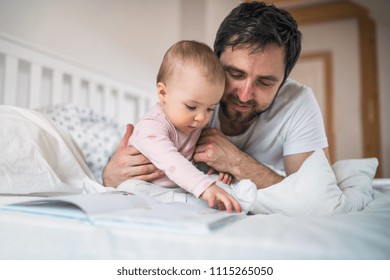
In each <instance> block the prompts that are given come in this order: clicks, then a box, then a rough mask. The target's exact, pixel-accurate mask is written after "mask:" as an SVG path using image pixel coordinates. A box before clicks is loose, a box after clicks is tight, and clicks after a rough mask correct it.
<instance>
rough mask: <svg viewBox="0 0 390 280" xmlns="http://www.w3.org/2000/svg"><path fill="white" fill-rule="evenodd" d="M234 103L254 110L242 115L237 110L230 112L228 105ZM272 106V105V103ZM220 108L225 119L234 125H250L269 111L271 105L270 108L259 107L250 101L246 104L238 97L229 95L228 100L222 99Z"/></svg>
mask: <svg viewBox="0 0 390 280" xmlns="http://www.w3.org/2000/svg"><path fill="white" fill-rule="evenodd" d="M229 102H233V103H236V104H241V105H245V106H250V107H252V110H251V111H250V112H249V113H245V114H244V113H242V112H238V111H235V110H230V111H229V110H228V103H229ZM271 104H272V103H271ZM220 106H221V110H222V113H223V114H224V115H225V117H226V118H227V119H228V120H229V121H230V122H234V123H239V124H243V125H245V124H248V123H251V122H252V121H254V120H255V119H257V118H258V117H259V116H260V115H261V114H262V113H264V112H265V111H267V110H268V109H269V107H271V105H268V106H263V108H262V106H258V104H257V103H256V102H255V101H254V100H250V101H248V102H246V103H242V102H241V101H240V100H239V98H238V97H237V95H234V94H229V95H228V96H227V97H226V98H222V99H221V101H220Z"/></svg>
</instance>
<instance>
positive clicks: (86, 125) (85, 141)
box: [39, 104, 124, 183]
mask: <svg viewBox="0 0 390 280" xmlns="http://www.w3.org/2000/svg"><path fill="white" fill-rule="evenodd" d="M39 111H40V112H43V113H46V114H48V115H49V116H50V117H51V118H52V119H53V120H54V121H55V122H56V123H57V124H59V125H60V126H61V127H62V128H63V129H65V130H67V131H68V132H69V133H70V135H71V136H72V138H73V139H74V140H75V141H76V143H77V145H78V146H79V147H80V149H81V151H82V153H83V156H84V158H85V161H86V162H87V164H88V167H89V169H90V170H91V171H92V173H93V175H94V176H95V178H96V180H97V181H98V182H100V183H101V182H102V178H101V175H102V172H103V168H104V167H105V165H106V163H107V162H108V159H109V158H110V156H111V155H112V154H113V152H114V151H115V148H116V146H117V144H118V143H119V141H120V139H121V136H122V135H123V133H124V131H123V129H120V128H119V125H118V124H117V123H116V122H115V121H113V120H110V119H108V118H106V117H105V116H104V115H102V114H100V113H98V112H96V111H95V110H93V109H92V108H88V107H85V106H79V105H74V104H62V105H55V106H50V107H48V108H42V109H39Z"/></svg>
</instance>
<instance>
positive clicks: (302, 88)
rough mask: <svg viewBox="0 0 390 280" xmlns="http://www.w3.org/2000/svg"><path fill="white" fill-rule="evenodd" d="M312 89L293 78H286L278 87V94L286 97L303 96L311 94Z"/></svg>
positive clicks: (295, 97)
mask: <svg viewBox="0 0 390 280" xmlns="http://www.w3.org/2000/svg"><path fill="white" fill-rule="evenodd" d="M312 94H313V91H312V89H311V88H310V87H308V86H306V85H303V84H301V83H299V82H297V81H295V80H292V79H287V80H286V81H285V82H284V84H283V86H282V87H281V88H280V92H279V96H280V97H283V98H288V99H297V98H303V97H304V96H308V95H312Z"/></svg>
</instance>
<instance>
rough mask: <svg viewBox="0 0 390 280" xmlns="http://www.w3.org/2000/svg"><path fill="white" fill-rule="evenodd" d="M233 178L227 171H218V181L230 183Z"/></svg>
mask: <svg viewBox="0 0 390 280" xmlns="http://www.w3.org/2000/svg"><path fill="white" fill-rule="evenodd" d="M233 180H234V177H233V176H232V175H231V174H229V173H224V172H219V176H218V181H221V182H222V183H225V184H226V185H230V184H231V183H232V182H233Z"/></svg>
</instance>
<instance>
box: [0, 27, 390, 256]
mask: <svg viewBox="0 0 390 280" xmlns="http://www.w3.org/2000/svg"><path fill="white" fill-rule="evenodd" d="M152 102H153V90H150V87H148V86H142V85H137V84H134V83H131V82H125V81H118V80H115V79H113V78H111V77H109V75H104V74H103V73H101V72H97V71H93V70H91V69H88V68H87V67H84V66H82V65H78V64H77V63H74V62H72V61H71V60H69V59H64V58H63V57H61V56H59V55H57V54H53V53H50V52H47V51H42V50H40V49H39V48H36V47H32V46H30V45H28V44H25V43H23V42H20V41H18V40H16V39H14V38H10V37H9V36H6V35H4V34H1V35H0V103H1V104H2V105H0V122H1V127H2V128H1V131H2V132H0V133H1V138H0V140H1V141H3V142H0V143H1V145H2V147H3V149H4V152H2V154H1V156H0V176H1V178H2V180H1V181H0V192H1V195H0V204H5V203H7V202H8V201H10V199H18V198H20V197H21V196H25V195H28V194H31V193H35V194H36V193H39V192H46V193H47V192H51V193H52V194H53V193H54V194H55V193H58V194H59V193H61V194H63V193H85V192H104V191H106V190H105V188H104V187H102V186H101V185H100V183H101V181H100V180H101V179H100V176H101V172H102V168H103V167H104V165H105V163H106V162H107V160H108V158H109V156H110V154H111V153H112V152H113V150H114V149H115V146H116V145H117V143H118V142H119V141H120V139H121V136H122V134H123V124H125V123H129V122H130V123H131V122H135V121H137V120H138V119H139V117H140V116H142V114H143V113H144V112H145V111H146V110H147V108H148V107H149V106H150V105H151V104H152ZM10 135H11V136H12V137H14V138H11V136H10ZM10 139H16V140H12V141H10ZM22 140H23V142H22ZM21 143H23V145H22V144H21ZM10 147H13V148H12V149H11V148H10ZM37 151H38V152H37ZM310 160H311V161H310V162H307V164H306V165H305V167H304V168H302V170H300V171H301V172H298V174H297V176H294V177H291V179H290V180H288V181H287V180H286V181H285V182H283V184H280V185H278V186H274V187H273V188H269V190H268V191H265V192H262V193H258V201H259V202H261V203H259V204H258V207H257V208H256V209H257V210H256V211H254V213H253V214H250V215H247V216H246V217H245V218H244V219H240V220H238V221H236V222H234V223H231V224H229V225H226V226H225V227H223V228H221V229H218V230H216V231H213V232H210V233H208V234H207V235H204V234H203V235H202V234H193V233H178V232H174V231H169V230H145V229H141V228H139V229H137V228H136V229H134V228H133V229H131V230H130V229H127V228H123V227H115V226H114V227H109V226H96V225H91V224H88V223H85V222H83V221H80V220H75V219H63V218H58V217H52V216H45V215H32V214H26V213H19V212H12V211H0V240H1V241H2V246H1V247H2V248H1V250H0V259H3V260H7V259H58V260H73V259H78V260H79V259H116V260H118V259H138V260H140V259H141V260H152V259H153V260H156V259H171V260H172V259H185V260H186V259H187V260H189V259H199V260H204V259H218V260H221V259H222V260H225V259H252V260H257V259H276V260H277V259H283V260H286V259H298V260H303V259H304V260H307V259H337V260H339V259H353V260H355V259H365V260H367V259H373V260H377V259H382V260H383V259H385V260H388V259H390V179H386V178H382V179H375V178H374V175H375V171H376V168H377V161H376V159H351V160H344V161H340V162H337V163H335V164H334V165H332V166H329V165H327V163H325V162H324V161H323V155H322V154H321V153H320V152H318V153H317V152H316V153H315V156H313V157H311V159H310ZM15 166H17V168H16V167H15ZM21 170H23V172H21ZM48 170H49V171H48ZM53 170H54V171H53ZM52 171H53V172H52ZM53 174H54V175H53ZM54 185H55V187H52V186H54ZM313 186H315V187H316V191H315V192H312V191H311V190H312V189H313ZM280 190H288V191H285V192H282V191H280ZM308 193H310V195H307V194H308ZM97 244H98V246H97Z"/></svg>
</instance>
